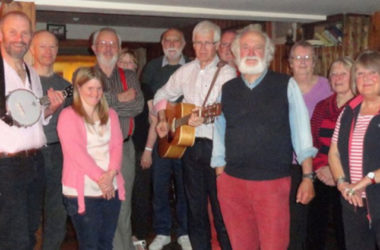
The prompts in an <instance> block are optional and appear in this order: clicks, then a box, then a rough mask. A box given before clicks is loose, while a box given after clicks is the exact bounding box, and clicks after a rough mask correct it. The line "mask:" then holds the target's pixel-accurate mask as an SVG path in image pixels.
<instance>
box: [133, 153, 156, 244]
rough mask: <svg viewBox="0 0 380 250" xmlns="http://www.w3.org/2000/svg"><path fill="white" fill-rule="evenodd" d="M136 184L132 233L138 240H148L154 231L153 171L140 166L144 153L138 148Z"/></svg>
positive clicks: (134, 186) (134, 184)
mask: <svg viewBox="0 0 380 250" xmlns="http://www.w3.org/2000/svg"><path fill="white" fill-rule="evenodd" d="M135 155H136V169H135V173H136V175H135V182H134V183H133V192H132V215H131V221H132V232H133V235H134V236H136V237H137V239H146V238H147V237H148V235H149V233H150V232H151V229H152V213H153V211H152V201H151V197H152V183H151V179H152V174H151V173H152V171H151V168H148V169H142V168H141V165H140V160H141V155H142V151H141V150H138V149H137V148H136V154H135Z"/></svg>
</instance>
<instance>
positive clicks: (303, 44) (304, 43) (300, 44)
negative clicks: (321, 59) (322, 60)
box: [289, 40, 316, 62]
mask: <svg viewBox="0 0 380 250" xmlns="http://www.w3.org/2000/svg"><path fill="white" fill-rule="evenodd" d="M298 47H302V48H305V49H310V50H311V53H312V56H313V62H315V61H316V56H315V50H314V47H313V45H311V43H309V42H307V41H305V40H300V41H298V42H296V43H295V44H293V46H292V47H291V48H290V52H289V62H290V60H292V59H293V54H294V50H295V49H296V48H298Z"/></svg>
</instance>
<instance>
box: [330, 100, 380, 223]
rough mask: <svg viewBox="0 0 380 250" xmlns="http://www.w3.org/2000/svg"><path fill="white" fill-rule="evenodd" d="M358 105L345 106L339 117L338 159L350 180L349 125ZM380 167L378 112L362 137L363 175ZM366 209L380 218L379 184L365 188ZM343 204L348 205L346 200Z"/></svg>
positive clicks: (375, 217) (373, 217) (358, 109)
mask: <svg viewBox="0 0 380 250" xmlns="http://www.w3.org/2000/svg"><path fill="white" fill-rule="evenodd" d="M360 106H361V104H360V105H358V106H356V107H355V108H353V109H352V107H351V106H347V107H346V108H345V109H344V111H343V112H344V113H343V114H342V117H341V121H340V123H341V125H340V130H339V137H338V138H339V139H338V150H339V154H340V161H341V163H342V166H343V170H344V174H345V176H346V177H347V179H348V180H350V172H349V167H348V164H349V162H348V146H349V137H350V131H351V126H352V125H353V126H355V124H353V123H352V120H353V119H354V121H356V119H357V117H358V114H359V112H360ZM379 168H380V114H378V115H376V116H374V117H373V118H372V120H371V122H370V123H369V125H368V128H367V132H366V134H365V137H364V149H363V176H365V175H367V173H368V172H371V171H375V170H377V169H379ZM366 194H367V200H368V209H369V212H370V215H371V217H372V219H380V184H375V185H370V186H368V187H367V189H366ZM343 205H345V206H349V207H351V208H352V209H354V207H353V206H351V205H349V203H348V202H346V201H345V202H344V203H343Z"/></svg>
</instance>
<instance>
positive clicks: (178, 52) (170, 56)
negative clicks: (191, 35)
mask: <svg viewBox="0 0 380 250" xmlns="http://www.w3.org/2000/svg"><path fill="white" fill-rule="evenodd" d="M172 52H175V53H174V54H173V53H172ZM181 53H182V50H180V49H176V48H168V49H164V54H165V56H166V57H167V58H168V59H171V60H175V59H178V58H179V57H180V56H181Z"/></svg>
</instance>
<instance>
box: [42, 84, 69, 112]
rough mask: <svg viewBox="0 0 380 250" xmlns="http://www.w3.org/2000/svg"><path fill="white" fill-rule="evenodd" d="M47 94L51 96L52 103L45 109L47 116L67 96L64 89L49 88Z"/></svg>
mask: <svg viewBox="0 0 380 250" xmlns="http://www.w3.org/2000/svg"><path fill="white" fill-rule="evenodd" d="M47 95H48V97H49V101H50V105H49V107H47V108H46V109H45V117H48V116H49V115H52V114H53V113H54V112H55V111H56V110H57V109H58V108H59V107H60V106H61V105H62V103H63V101H64V100H65V97H64V96H63V93H62V91H58V90H54V89H52V88H50V89H48V91H47Z"/></svg>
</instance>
